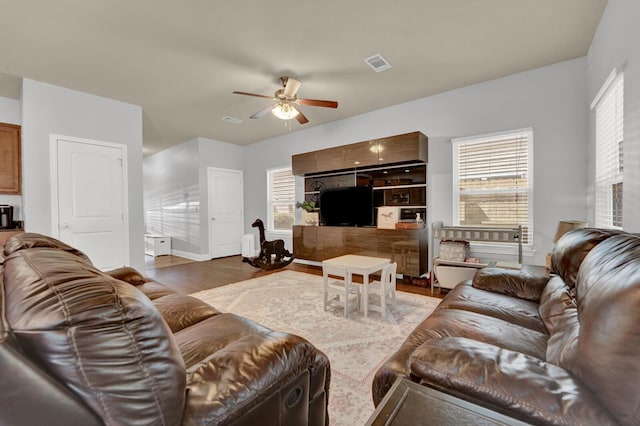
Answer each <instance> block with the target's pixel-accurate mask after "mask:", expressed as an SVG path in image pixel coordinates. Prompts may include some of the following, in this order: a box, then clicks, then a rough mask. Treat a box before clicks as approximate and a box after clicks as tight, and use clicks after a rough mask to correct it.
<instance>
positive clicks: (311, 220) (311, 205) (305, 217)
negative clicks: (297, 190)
mask: <svg viewBox="0 0 640 426" xmlns="http://www.w3.org/2000/svg"><path fill="white" fill-rule="evenodd" d="M296 207H297V208H299V209H302V214H301V215H300V222H301V223H302V224H303V225H308V226H317V225H318V222H319V221H320V220H319V217H318V212H317V210H316V203H315V201H307V200H304V201H303V202H300V201H298V202H297V203H296Z"/></svg>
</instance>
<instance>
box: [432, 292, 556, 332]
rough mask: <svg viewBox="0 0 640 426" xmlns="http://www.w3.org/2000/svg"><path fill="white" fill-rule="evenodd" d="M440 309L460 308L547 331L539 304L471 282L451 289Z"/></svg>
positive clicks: (536, 329) (531, 328) (539, 330)
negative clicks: (487, 289) (480, 288)
mask: <svg viewBox="0 0 640 426" xmlns="http://www.w3.org/2000/svg"><path fill="white" fill-rule="evenodd" d="M438 309H460V310H465V311H471V312H476V313H478V314H482V315H487V316H489V317H493V318H497V319H501V320H504V321H507V322H510V323H512V324H515V325H519V326H521V327H525V328H528V329H530V330H534V331H538V332H540V333H545V334H546V333H547V329H546V327H545V326H544V324H543V322H542V320H541V319H540V314H539V312H538V304H537V303H534V302H530V301H528V300H523V299H518V298H516V297H511V296H505V295H502V294H498V293H491V292H488V291H484V290H479V289H477V288H475V285H474V286H471V285H469V283H468V282H467V283H464V284H459V285H457V286H456V287H454V288H453V290H451V291H449V293H448V294H447V297H446V298H445V299H444V300H443V301H442V302H441V303H440V305H438Z"/></svg>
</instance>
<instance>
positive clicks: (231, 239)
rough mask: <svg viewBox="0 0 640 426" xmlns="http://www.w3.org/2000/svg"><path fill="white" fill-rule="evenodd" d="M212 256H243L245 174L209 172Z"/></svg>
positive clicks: (208, 170)
mask: <svg viewBox="0 0 640 426" xmlns="http://www.w3.org/2000/svg"><path fill="white" fill-rule="evenodd" d="M207 172H208V173H207V174H208V188H209V194H208V195H209V249H210V253H211V257H214V258H215V257H224V256H233V255H236V254H240V252H241V247H242V235H243V231H244V214H243V209H244V208H243V186H242V185H243V184H242V171H240V170H224V169H214V168H209V169H207Z"/></svg>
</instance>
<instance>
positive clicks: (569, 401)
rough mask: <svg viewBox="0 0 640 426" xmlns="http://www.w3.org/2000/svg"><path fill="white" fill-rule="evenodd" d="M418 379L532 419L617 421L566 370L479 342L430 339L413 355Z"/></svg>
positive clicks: (572, 422) (549, 421) (564, 422)
mask: <svg viewBox="0 0 640 426" xmlns="http://www.w3.org/2000/svg"><path fill="white" fill-rule="evenodd" d="M411 370H412V372H413V374H414V377H420V378H421V383H422V384H425V385H431V386H436V387H439V388H442V387H444V388H445V389H446V390H447V391H448V392H453V393H455V394H457V395H462V396H463V398H465V399H470V400H471V401H472V402H476V403H480V405H488V406H490V407H491V406H493V407H494V408H496V409H498V410H508V412H509V414H510V415H512V416H518V415H520V416H521V417H522V418H523V419H524V420H526V421H527V423H533V424H556V425H601V426H604V425H613V424H616V422H615V420H614V419H613V418H611V417H610V415H608V413H607V410H606V409H605V408H603V406H602V404H601V403H600V402H599V401H598V400H597V399H596V398H594V395H593V393H592V392H591V390H590V389H589V388H588V387H586V386H585V385H584V384H583V383H581V382H580V381H578V380H576V379H575V378H574V377H573V376H572V375H571V374H570V373H569V372H568V371H567V370H565V369H563V368H560V367H557V366H555V365H552V364H549V363H546V362H543V361H540V360H539V359H537V358H533V357H530V356H528V355H526V354H523V353H519V352H514V351H510V350H506V349H502V348H499V347H497V346H494V345H491V344H488V343H485V342H479V341H475V340H470V339H465V338H455V337H445V338H443V339H437V340H430V341H428V342H425V343H424V344H423V345H421V346H420V347H419V348H417V349H416V350H415V351H414V352H413V354H412V356H411Z"/></svg>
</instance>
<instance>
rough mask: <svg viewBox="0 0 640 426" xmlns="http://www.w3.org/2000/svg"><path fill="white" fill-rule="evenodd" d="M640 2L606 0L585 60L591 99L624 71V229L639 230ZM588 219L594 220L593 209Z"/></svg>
mask: <svg viewBox="0 0 640 426" xmlns="http://www.w3.org/2000/svg"><path fill="white" fill-rule="evenodd" d="M638 17H640V2H638V1H632V0H609V3H608V5H607V8H606V9H605V12H604V15H603V16H602V19H601V20H600V24H599V26H598V30H597V31H596V34H595V36H594V39H593V42H592V43H591V48H590V49H589V54H588V55H587V62H588V100H589V102H591V100H593V98H594V97H595V95H596V93H598V90H600V87H601V86H602V84H603V83H604V81H605V79H606V78H607V76H609V74H610V73H611V70H613V69H614V68H617V70H618V71H624V194H623V200H624V201H623V203H624V204H623V209H624V211H623V220H624V226H623V227H624V229H625V230H627V231H630V232H639V231H640V215H639V214H638V211H640V196H639V194H640V49H639V48H638V40H640V25H638ZM588 140H589V146H588V155H589V178H588V182H589V200H590V205H592V204H593V182H594V180H595V178H594V171H595V165H594V158H595V117H594V114H593V112H592V111H590V112H589V139H588ZM589 220H590V222H591V223H593V221H594V213H593V209H590V210H589Z"/></svg>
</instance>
